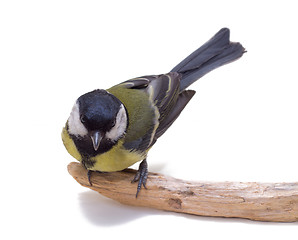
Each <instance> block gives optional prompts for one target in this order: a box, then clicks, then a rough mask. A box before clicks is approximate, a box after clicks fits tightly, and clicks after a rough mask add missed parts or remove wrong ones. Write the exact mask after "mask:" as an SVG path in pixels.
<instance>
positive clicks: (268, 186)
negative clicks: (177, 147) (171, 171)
mask: <svg viewBox="0 0 298 240" xmlns="http://www.w3.org/2000/svg"><path fill="white" fill-rule="evenodd" d="M68 171H69V173H70V174H71V175H72V176H73V177H74V179H75V180H76V181H77V182H79V183H80V184H81V185H82V186H84V187H88V188H90V189H92V190H95V191H97V192H99V193H100V194H102V195H104V196H106V197H108V198H111V199H114V200H116V201H118V202H120V203H123V204H127V205H132V206H143V207H150V208H156V209H161V210H166V211H173V212H181V213H188V214H194V215H200V216H213V217H233V218H246V219H251V220H258V221H271V222H294V221H298V182H293V183H257V182H191V181H184V180H179V179H175V178H172V177H168V176H164V175H161V174H156V173H149V176H148V180H147V190H146V189H142V190H141V191H140V193H139V195H138V198H136V188H137V186H136V184H132V183H131V180H132V179H133V177H134V175H135V173H136V171H135V170H131V169H127V170H125V171H121V172H113V173H97V172H93V173H92V176H91V182H92V186H90V184H89V182H88V178H87V170H86V169H85V168H84V167H83V166H82V165H81V164H80V163H75V162H72V163H70V164H69V165H68Z"/></svg>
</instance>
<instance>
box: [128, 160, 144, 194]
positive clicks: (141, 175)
mask: <svg viewBox="0 0 298 240" xmlns="http://www.w3.org/2000/svg"><path fill="white" fill-rule="evenodd" d="M147 177H148V165H147V160H146V158H145V159H144V160H143V161H142V162H141V163H140V166H139V170H138V171H137V173H136V175H135V177H134V179H133V180H132V181H131V182H137V181H139V182H138V188H137V193H136V198H137V197H138V194H139V192H140V190H141V188H142V185H143V186H144V188H145V189H147V188H146V182H147Z"/></svg>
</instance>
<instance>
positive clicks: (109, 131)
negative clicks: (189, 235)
mask: <svg viewBox="0 0 298 240" xmlns="http://www.w3.org/2000/svg"><path fill="white" fill-rule="evenodd" d="M229 37H230V31H229V29H227V28H223V29H221V30H220V31H219V32H218V33H216V34H215V35H214V37H212V38H211V39H210V40H209V41H208V42H206V43H205V44H204V45H203V46H201V47H200V48H199V49H197V50H196V51H195V52H193V53H192V54H191V55H189V56H188V57H187V58H185V59H184V60H183V61H182V62H181V63H179V64H178V65H177V66H176V67H174V68H173V69H172V70H171V71H170V72H169V73H167V74H161V75H151V76H143V77H138V78H134V79H131V80H128V81H125V82H122V83H120V84H118V85H116V86H113V87H111V88H109V89H107V90H102V89H97V90H94V91H91V92H88V93H86V94H84V95H82V96H80V97H79V98H78V99H77V100H76V102H75V104H74V106H73V108H72V111H71V114H70V117H69V118H68V120H67V122H66V125H65V127H64V128H63V131H62V140H63V143H64V145H65V147H66V149H67V151H68V152H69V153H70V155H72V156H73V157H74V158H76V159H77V160H78V161H80V162H81V163H82V164H83V166H84V167H85V168H86V169H87V170H88V179H89V182H90V184H92V183H91V180H90V175H91V172H92V171H99V172H114V171H121V170H123V169H126V168H128V167H129V166H131V165H133V164H134V163H136V162H139V161H142V162H141V163H140V166H139V169H138V171H137V174H136V175H135V178H134V179H133V180H132V182H136V181H138V186H137V193H136V197H137V196H138V193H139V191H140V189H141V187H142V185H143V186H144V188H146V181H147V176H148V166H147V161H146V158H147V154H148V151H149V150H150V149H151V147H152V146H153V145H154V144H155V142H156V140H157V139H158V138H159V137H160V136H161V135H163V134H164V133H165V131H166V130H167V129H168V128H169V127H170V126H171V125H172V124H173V122H174V121H175V120H176V119H177V117H178V116H179V114H180V113H181V111H182V110H183V109H184V107H185V106H186V105H187V103H188V102H189V101H190V99H191V98H192V97H193V96H194V94H195V91H193V90H186V88H187V87H188V86H189V85H191V84H192V83H194V82H195V81H196V80H198V79H199V78H200V77H202V76H203V75H205V74H206V73H208V72H210V71H212V70H213V69H215V68H217V67H220V66H222V65H224V64H227V63H230V62H232V61H234V60H236V59H238V58H240V57H241V56H242V55H243V53H244V52H245V49H244V48H243V47H242V45H241V44H240V43H234V42H230V40H229Z"/></svg>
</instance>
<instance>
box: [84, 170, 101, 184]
mask: <svg viewBox="0 0 298 240" xmlns="http://www.w3.org/2000/svg"><path fill="white" fill-rule="evenodd" d="M92 172H98V173H103V172H101V171H93V170H87V177H88V182H89V184H90V186H92V182H91V174H92Z"/></svg>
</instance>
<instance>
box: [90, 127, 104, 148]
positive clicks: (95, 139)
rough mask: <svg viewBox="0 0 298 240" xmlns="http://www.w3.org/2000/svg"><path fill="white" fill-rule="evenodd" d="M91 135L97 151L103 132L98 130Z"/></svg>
mask: <svg viewBox="0 0 298 240" xmlns="http://www.w3.org/2000/svg"><path fill="white" fill-rule="evenodd" d="M90 137H91V140H92V143H93V148H94V150H95V151H97V149H98V147H99V144H100V142H101V140H102V138H103V134H101V133H100V132H98V131H96V132H93V133H92V134H91V136H90Z"/></svg>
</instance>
